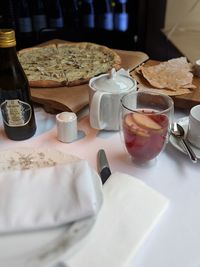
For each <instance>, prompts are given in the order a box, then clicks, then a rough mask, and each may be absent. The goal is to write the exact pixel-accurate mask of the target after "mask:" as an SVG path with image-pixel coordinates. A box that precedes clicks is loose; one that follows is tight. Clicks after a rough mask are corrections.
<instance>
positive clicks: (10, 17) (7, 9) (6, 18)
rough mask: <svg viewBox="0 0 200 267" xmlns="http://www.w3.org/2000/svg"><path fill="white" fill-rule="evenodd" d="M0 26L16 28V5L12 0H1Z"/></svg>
mask: <svg viewBox="0 0 200 267" xmlns="http://www.w3.org/2000/svg"><path fill="white" fill-rule="evenodd" d="M0 27H1V28H12V29H16V18H15V7H14V2H13V1H12V0H3V1H2V0H1V1H0Z"/></svg>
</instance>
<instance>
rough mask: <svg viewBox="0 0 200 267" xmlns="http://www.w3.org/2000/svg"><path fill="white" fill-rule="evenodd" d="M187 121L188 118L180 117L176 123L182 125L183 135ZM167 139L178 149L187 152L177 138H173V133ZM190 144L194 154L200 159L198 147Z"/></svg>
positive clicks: (186, 127)
mask: <svg viewBox="0 0 200 267" xmlns="http://www.w3.org/2000/svg"><path fill="white" fill-rule="evenodd" d="M188 122H189V118H188V117H184V118H182V119H180V120H179V121H178V123H179V124H180V125H181V126H182V127H183V129H184V130H185V135H186V134H187V129H188ZM169 141H170V143H171V144H172V145H173V146H174V147H175V148H177V149H178V150H179V151H181V152H183V153H185V154H187V152H186V151H185V150H184V148H183V147H182V146H181V142H180V140H179V139H178V138H175V137H174V136H173V135H170V138H169ZM190 145H191V148H192V149H193V151H194V153H195V154H196V157H197V158H198V159H200V149H198V148H196V147H194V146H193V145H192V144H190Z"/></svg>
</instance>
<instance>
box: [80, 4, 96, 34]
mask: <svg viewBox="0 0 200 267" xmlns="http://www.w3.org/2000/svg"><path fill="white" fill-rule="evenodd" d="M81 11H82V24H83V25H82V26H83V27H84V28H91V29H93V28H94V27H95V14H94V3H93V0H82V9H81Z"/></svg>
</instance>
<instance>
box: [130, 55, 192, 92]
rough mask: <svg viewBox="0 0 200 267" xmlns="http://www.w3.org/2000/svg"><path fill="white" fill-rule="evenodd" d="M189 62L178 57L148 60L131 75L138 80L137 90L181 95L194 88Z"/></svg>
mask: <svg viewBox="0 0 200 267" xmlns="http://www.w3.org/2000/svg"><path fill="white" fill-rule="evenodd" d="M190 71H191V64H190V63H188V62H187V60H186V58H184V57H180V58H177V59H171V60H169V61H166V62H161V63H157V62H155V61H150V63H148V62H147V63H145V64H143V65H142V66H139V67H138V68H137V69H136V70H135V71H134V72H133V73H132V76H133V77H134V78H135V79H136V80H137V82H138V88H139V90H144V89H145V90H146V89H151V90H154V91H157V92H158V91H159V92H162V93H165V94H167V95H169V96H176V95H183V94H188V93H190V92H191V90H190V89H193V88H196V86H195V85H193V84H192V80H193V74H192V73H191V72H190Z"/></svg>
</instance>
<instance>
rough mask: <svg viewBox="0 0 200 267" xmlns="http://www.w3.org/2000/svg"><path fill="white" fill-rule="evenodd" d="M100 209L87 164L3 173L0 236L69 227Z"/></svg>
mask: <svg viewBox="0 0 200 267" xmlns="http://www.w3.org/2000/svg"><path fill="white" fill-rule="evenodd" d="M99 190H100V189H99ZM98 205H99V203H98V201H97V196H96V189H95V185H94V171H93V170H92V169H91V168H90V166H89V165H88V162H87V161H85V160H79V161H76V162H74V163H70V164H58V165H55V166H52V167H44V168H35V169H28V170H13V171H5V172H1V173H0V232H13V231H23V230H32V229H42V228H47V227H54V226H58V225H62V224H66V223H70V222H73V221H76V220H80V219H83V218H86V217H88V216H92V215H94V214H95V213H96V212H97V210H98V208H99V207H98Z"/></svg>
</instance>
